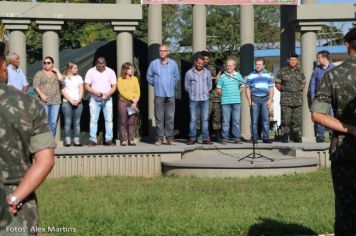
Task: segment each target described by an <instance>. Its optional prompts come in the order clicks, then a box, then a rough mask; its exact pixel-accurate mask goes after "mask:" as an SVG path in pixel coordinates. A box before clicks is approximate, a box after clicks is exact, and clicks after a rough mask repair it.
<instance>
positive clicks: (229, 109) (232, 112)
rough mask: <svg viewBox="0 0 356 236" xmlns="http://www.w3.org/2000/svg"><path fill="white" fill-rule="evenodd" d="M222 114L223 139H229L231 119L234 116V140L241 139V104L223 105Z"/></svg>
mask: <svg viewBox="0 0 356 236" xmlns="http://www.w3.org/2000/svg"><path fill="white" fill-rule="evenodd" d="M221 108H222V114H223V125H222V138H223V139H224V140H226V139H228V138H229V130H230V119H231V116H232V135H233V136H234V139H235V140H237V139H240V138H241V132H240V110H241V104H240V103H234V104H223V105H221Z"/></svg>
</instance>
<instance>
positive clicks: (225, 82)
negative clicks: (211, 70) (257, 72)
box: [216, 59, 243, 144]
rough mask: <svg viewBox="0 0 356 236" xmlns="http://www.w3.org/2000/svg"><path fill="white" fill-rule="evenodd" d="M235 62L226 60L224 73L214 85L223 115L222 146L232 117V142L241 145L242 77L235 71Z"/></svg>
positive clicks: (225, 141)
mask: <svg viewBox="0 0 356 236" xmlns="http://www.w3.org/2000/svg"><path fill="white" fill-rule="evenodd" d="M235 68H236V61H235V60H234V59H229V60H227V63H226V70H227V71H226V72H224V73H222V75H221V76H220V78H219V79H218V84H217V85H216V88H217V91H216V92H217V93H218V94H221V108H222V114H223V124H222V135H221V136H222V142H221V143H222V144H227V140H228V138H229V131H230V119H231V117H232V134H233V136H234V142H235V143H236V144H241V143H242V142H241V131H240V116H241V114H240V111H241V96H240V94H241V92H242V89H243V86H242V82H243V79H242V76H241V74H240V73H239V72H236V71H235Z"/></svg>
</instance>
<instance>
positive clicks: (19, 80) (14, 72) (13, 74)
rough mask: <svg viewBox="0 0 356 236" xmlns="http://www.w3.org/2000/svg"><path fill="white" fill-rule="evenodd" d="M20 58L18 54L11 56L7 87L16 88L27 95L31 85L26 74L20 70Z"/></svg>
mask: <svg viewBox="0 0 356 236" xmlns="http://www.w3.org/2000/svg"><path fill="white" fill-rule="evenodd" d="M19 66H20V56H19V55H18V54H17V53H12V54H11V56H10V64H9V65H8V66H7V73H8V75H9V76H8V80H7V85H9V86H12V87H14V88H16V89H17V90H20V91H22V92H24V93H27V91H28V87H29V84H28V82H27V80H26V76H25V74H24V73H23V72H22V70H21V69H20V68H19Z"/></svg>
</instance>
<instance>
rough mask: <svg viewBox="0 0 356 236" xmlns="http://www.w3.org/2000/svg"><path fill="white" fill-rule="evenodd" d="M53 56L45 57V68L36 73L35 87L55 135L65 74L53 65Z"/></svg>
mask: <svg viewBox="0 0 356 236" xmlns="http://www.w3.org/2000/svg"><path fill="white" fill-rule="evenodd" d="M53 63H54V60H53V58H52V57H49V56H47V57H45V58H44V59H43V70H40V71H38V72H37V73H36V75H35V77H34V79H33V88H34V89H35V91H36V93H37V94H38V96H39V98H40V101H41V103H42V104H43V106H44V108H45V110H46V113H47V117H48V122H49V126H50V128H51V131H52V134H53V136H55V135H56V129H57V120H58V113H59V108H60V106H61V92H60V86H61V81H63V76H62V74H61V73H60V72H59V70H58V69H57V68H56V67H54V65H53Z"/></svg>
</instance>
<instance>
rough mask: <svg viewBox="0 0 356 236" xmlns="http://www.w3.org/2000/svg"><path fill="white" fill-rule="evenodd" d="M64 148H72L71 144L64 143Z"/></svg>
mask: <svg viewBox="0 0 356 236" xmlns="http://www.w3.org/2000/svg"><path fill="white" fill-rule="evenodd" d="M63 146H65V147H70V146H71V144H70V143H64V145H63Z"/></svg>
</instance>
